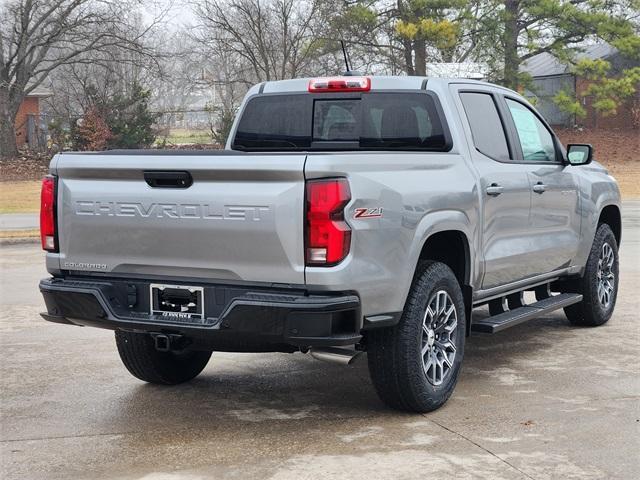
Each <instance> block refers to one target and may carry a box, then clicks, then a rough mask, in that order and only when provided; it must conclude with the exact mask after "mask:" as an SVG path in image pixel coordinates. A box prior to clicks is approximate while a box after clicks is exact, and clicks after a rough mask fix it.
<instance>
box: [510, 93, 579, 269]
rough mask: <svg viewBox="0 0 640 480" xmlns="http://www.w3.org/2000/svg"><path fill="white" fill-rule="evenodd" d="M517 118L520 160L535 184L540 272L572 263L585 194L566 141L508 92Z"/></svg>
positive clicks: (534, 252) (534, 246) (534, 235)
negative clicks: (567, 155) (567, 159)
mask: <svg viewBox="0 0 640 480" xmlns="http://www.w3.org/2000/svg"><path fill="white" fill-rule="evenodd" d="M504 102H505V103H504V105H505V107H506V110H507V111H508V119H509V120H510V121H511V122H512V123H513V127H514V128H513V131H514V136H515V141H514V143H515V144H516V148H517V149H519V151H518V152H517V155H518V157H519V158H518V161H519V162H521V163H522V164H523V165H526V166H527V167H528V172H527V174H528V176H529V181H530V184H531V192H532V194H531V216H530V223H531V228H530V236H531V239H532V241H531V251H530V258H531V261H532V262H534V263H535V265H537V272H536V273H548V272H552V271H554V270H558V269H561V268H564V267H568V266H570V265H571V264H572V262H573V259H574V258H575V256H576V254H577V252H578V245H579V243H580V204H579V202H580V199H579V195H578V191H579V190H578V180H577V178H576V176H575V174H574V173H573V167H571V166H570V165H567V164H565V163H564V160H563V157H564V155H563V154H562V151H561V148H560V142H559V141H558V140H557V139H556V137H555V135H554V134H553V132H552V130H551V129H550V128H549V126H548V125H547V124H546V123H545V122H544V120H543V119H542V118H541V117H540V116H539V115H538V114H537V113H536V112H535V110H533V109H532V108H531V107H530V106H529V105H528V104H526V103H525V102H524V101H523V100H521V99H519V98H516V97H515V96H513V97H511V96H508V95H507V96H505V97H504Z"/></svg>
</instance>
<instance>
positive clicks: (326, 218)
mask: <svg viewBox="0 0 640 480" xmlns="http://www.w3.org/2000/svg"><path fill="white" fill-rule="evenodd" d="M349 200H351V192H350V191H349V183H348V182H347V179H346V178H331V179H323V180H311V181H308V182H307V238H306V245H305V249H306V261H307V265H315V266H331V265H335V264H337V263H340V262H341V261H342V260H344V258H345V257H346V256H347V254H348V253H349V247H350V244H351V229H350V228H349V225H347V223H346V222H345V221H344V207H345V205H346V204H347V203H348V202H349Z"/></svg>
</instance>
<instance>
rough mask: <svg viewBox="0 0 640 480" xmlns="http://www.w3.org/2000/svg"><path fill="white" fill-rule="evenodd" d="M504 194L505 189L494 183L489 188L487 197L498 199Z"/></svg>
mask: <svg viewBox="0 0 640 480" xmlns="http://www.w3.org/2000/svg"><path fill="white" fill-rule="evenodd" d="M502 192H504V187H503V186H501V185H498V184H497V183H492V184H491V185H489V186H488V187H487V195H491V196H492V197H497V196H498V195H500V194H501V193H502Z"/></svg>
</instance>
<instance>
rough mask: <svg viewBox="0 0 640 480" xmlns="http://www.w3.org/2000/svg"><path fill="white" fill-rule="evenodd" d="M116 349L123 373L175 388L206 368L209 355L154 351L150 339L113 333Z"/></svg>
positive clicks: (132, 334) (135, 334) (139, 334)
mask: <svg viewBox="0 0 640 480" xmlns="http://www.w3.org/2000/svg"><path fill="white" fill-rule="evenodd" d="M116 345H117V346H118V353H119V354H120V359H121V360H122V363H123V364H124V366H125V367H127V370H129V372H130V373H131V374H132V375H133V376H134V377H137V378H139V379H140V380H144V381H145V382H149V383H157V384H162V385H175V384H178V383H183V382H187V381H189V380H191V379H193V378H195V377H196V376H197V375H198V374H199V373H200V372H202V370H203V369H204V367H206V366H207V363H208V362H209V358H210V357H211V352H203V351H189V350H182V351H169V352H161V351H158V350H156V348H155V344H154V341H153V338H152V337H151V335H148V334H144V333H134V332H126V331H124V330H117V331H116Z"/></svg>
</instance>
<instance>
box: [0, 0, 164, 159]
mask: <svg viewBox="0 0 640 480" xmlns="http://www.w3.org/2000/svg"><path fill="white" fill-rule="evenodd" d="M139 4H140V1H139V0H5V1H4V3H3V4H2V5H1V6H0V156H13V155H15V154H16V153H17V148H16V139H15V134H14V122H15V118H16V115H17V112H18V109H19V107H20V104H21V103H22V101H23V99H24V97H25V96H26V95H28V94H29V93H30V92H32V91H33V90H35V89H36V88H37V87H39V86H40V85H42V84H43V82H45V80H46V79H47V78H48V77H49V76H50V75H51V74H52V73H53V72H55V71H56V70H58V69H60V68H63V67H68V66H71V65H76V66H77V65H83V64H84V65H88V64H100V63H101V62H111V63H112V64H113V62H114V60H115V61H117V60H118V59H119V58H120V57H119V53H121V52H127V54H128V55H134V56H135V55H138V56H147V57H149V58H151V56H152V55H151V53H152V52H150V51H149V50H148V49H147V48H146V47H145V46H144V44H143V42H142V39H143V38H144V37H145V35H146V34H147V33H148V32H149V31H151V29H152V28H153V26H154V25H155V22H150V24H148V25H147V26H146V27H145V28H144V29H142V30H139V29H136V28H132V24H135V22H134V20H136V19H137V17H136V15H135V14H133V13H132V12H133V11H134V10H135V8H134V7H136V6H137V5H139Z"/></svg>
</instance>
